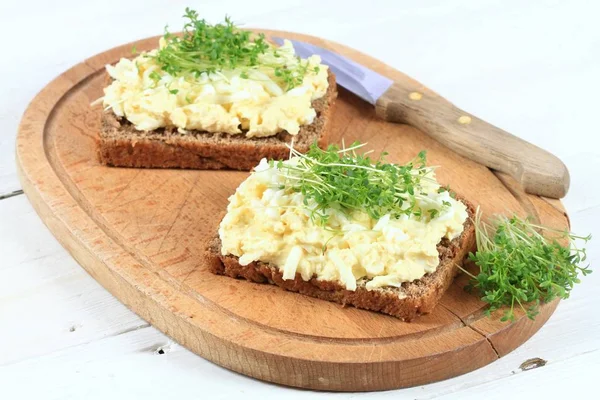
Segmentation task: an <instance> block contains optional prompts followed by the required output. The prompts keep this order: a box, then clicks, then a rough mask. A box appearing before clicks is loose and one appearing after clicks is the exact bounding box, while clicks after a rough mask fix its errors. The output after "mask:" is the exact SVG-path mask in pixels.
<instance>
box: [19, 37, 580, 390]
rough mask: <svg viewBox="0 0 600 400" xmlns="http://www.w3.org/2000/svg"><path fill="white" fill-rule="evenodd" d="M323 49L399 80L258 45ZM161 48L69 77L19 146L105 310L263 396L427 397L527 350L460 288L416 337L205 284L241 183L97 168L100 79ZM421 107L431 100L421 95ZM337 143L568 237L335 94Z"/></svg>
mask: <svg viewBox="0 0 600 400" xmlns="http://www.w3.org/2000/svg"><path fill="white" fill-rule="evenodd" d="M265 33H266V34H267V35H269V34H277V35H278V36H282V37H290V38H295V39H299V40H304V41H308V42H313V43H315V44H318V45H320V46H323V47H327V48H330V49H332V50H335V51H337V52H339V53H340V54H343V55H346V56H349V57H351V58H353V59H355V60H356V61H358V62H360V63H362V64H364V65H366V66H368V67H369V68H372V69H374V70H376V71H378V72H380V73H382V74H385V75H388V76H389V77H390V78H393V79H397V80H398V79H405V80H407V79H410V78H408V77H406V76H405V75H403V74H402V73H400V72H398V71H396V70H394V69H392V68H390V67H388V66H386V65H384V64H383V63H381V62H379V61H377V60H375V59H373V58H371V57H368V56H366V55H364V54H361V53H359V52H357V51H354V50H352V49H350V48H347V47H344V46H342V45H339V44H336V43H332V42H328V41H326V40H323V39H319V38H315V37H310V36H305V35H298V34H290V33H286V32H270V31H265ZM134 44H135V45H136V47H137V48H138V49H140V50H148V49H151V48H153V47H155V46H156V44H157V38H149V39H146V40H142V41H139V42H136V43H130V44H127V45H124V46H121V47H117V48H115V49H112V50H109V51H107V52H104V53H102V54H99V55H97V56H94V57H92V58H90V59H88V60H86V61H84V62H82V63H81V64H78V65H76V66H75V67H73V68H71V69H70V70H68V71H67V72H65V73H64V74H62V75H61V76H59V77H58V78H56V79H55V80H54V81H52V82H51V83H50V84H49V85H48V86H46V87H45V88H44V89H43V90H42V91H41V92H40V93H39V94H38V95H37V97H36V98H35V99H34V100H33V101H32V103H31V104H30V106H29V108H28V109H27V111H26V112H25V115H24V116H23V120H22V122H21V125H20V128H19V135H18V140H17V163H18V168H19V174H20V178H21V183H22V185H23V188H24V190H25V193H26V194H27V196H28V197H29V199H30V201H31V202H32V204H33V206H34V207H35V209H36V210H37V212H38V214H39V215H40V217H41V218H42V219H43V220H44V222H45V223H46V225H47V226H48V227H49V228H50V230H51V231H52V232H53V233H54V235H55V236H56V237H57V239H58V240H59V241H60V242H61V243H62V245H63V246H64V247H65V248H66V249H67V250H68V251H69V252H70V253H71V254H72V255H73V257H74V258H75V259H76V260H77V261H78V262H79V263H80V264H81V265H82V266H83V268H85V269H86V270H87V271H88V272H89V274H90V275H92V276H93V277H94V279H96V280H98V282H100V283H101V284H102V285H103V286H104V287H105V288H106V289H107V290H109V291H110V292H111V293H112V294H113V295H114V296H116V297H117V298H119V299H120V300H121V301H122V302H123V303H124V304H126V305H127V306H128V307H130V308H131V309H132V310H134V311H135V312H136V313H138V314H139V315H140V316H141V317H143V318H144V319H146V320H147V321H149V322H150V323H151V324H153V325H154V326H155V327H157V328H158V329H160V330H161V331H163V332H164V333H166V334H167V335H169V336H171V337H172V338H173V339H175V340H176V341H178V342H179V343H181V344H182V345H183V346H186V347H187V348H189V349H190V350H192V351H194V352H195V353H197V354H199V355H200V356H202V357H204V358H206V359H208V360H210V361H212V362H214V363H216V364H219V365H221V366H223V367H225V368H229V369H232V370H234V371H237V372H240V373H242V374H246V375H249V376H252V377H255V378H258V379H262V380H265V381H270V382H276V383H280V384H284V385H291V386H297V387H303V388H311V389H319V390H336V391H358V390H361V391H362V390H381V389H391V388H400V387H406V386H413V385H422V384H426V383H429V382H434V381H438V380H441V379H446V378H449V377H453V376H456V375H460V374H464V373H466V372H469V371H472V370H474V369H477V368H480V367H482V366H484V365H486V364H489V363H491V362H493V361H494V360H496V359H497V358H498V357H501V356H503V355H505V354H507V353H508V352H510V351H512V350H513V349H515V348H516V347H517V346H519V345H520V344H521V343H523V342H524V341H526V340H527V339H528V338H529V337H531V335H533V334H534V333H535V332H536V331H537V330H538V329H539V328H540V327H541V326H542V325H543V324H544V323H545V322H546V320H547V319H548V318H549V317H550V315H551V314H552V312H553V311H554V309H555V308H556V306H557V302H553V303H550V304H546V305H544V306H542V309H541V313H540V314H539V315H538V316H537V318H536V320H535V321H531V320H529V319H527V318H526V317H524V316H523V315H522V314H520V313H519V314H518V316H519V318H518V319H517V321H516V322H514V323H511V324H509V323H504V322H500V321H499V317H498V315H499V314H498V315H495V316H493V318H489V317H486V316H484V315H483V314H482V311H483V310H484V304H483V303H482V302H481V301H480V300H479V299H478V298H477V296H475V295H471V294H468V293H466V292H465V291H464V290H463V287H464V285H465V283H466V277H465V276H460V277H459V278H457V279H456V281H455V283H454V284H453V286H452V287H451V288H450V289H449V291H448V292H447V293H446V294H445V296H444V297H443V298H442V300H441V302H440V304H439V305H438V306H437V308H436V309H435V311H434V312H433V313H432V314H430V315H427V316H423V317H421V318H418V319H417V320H415V321H413V322H412V323H405V322H401V321H399V320H397V319H395V318H393V317H389V316H385V315H380V314H376V313H371V312H368V311H362V310H357V309H354V308H343V307H341V306H339V305H337V304H333V303H328V302H325V301H320V300H316V299H313V298H308V297H304V296H302V295H299V294H295V293H289V292H284V291H282V290H281V289H279V288H277V287H273V286H269V285H258V284H253V283H249V282H246V281H238V280H234V279H231V278H227V277H222V276H215V275H212V274H211V273H209V272H208V271H207V265H206V262H205V259H204V256H203V252H204V249H205V247H206V245H207V242H208V241H209V239H210V238H211V237H212V236H213V235H214V234H215V231H216V229H217V224H218V222H219V216H220V215H221V213H222V212H223V211H224V210H225V207H226V205H227V197H228V196H229V195H231V194H232V193H233V192H234V190H235V188H236V187H237V186H238V184H239V183H240V182H241V181H242V180H243V179H245V177H246V176H247V173H245V172H233V171H183V170H144V169H121V168H107V167H104V166H101V165H100V164H99V163H98V161H97V159H96V137H97V133H98V131H99V129H100V111H101V110H100V107H95V108H92V107H90V103H91V102H92V101H93V100H96V99H97V98H99V97H100V96H101V95H102V87H103V70H104V66H105V64H107V63H114V62H116V61H117V60H119V58H121V57H129V56H130V55H131V48H132V46H133V45H134ZM423 91H425V92H427V91H428V89H427V88H423ZM332 125H333V133H332V139H331V140H332V141H333V142H340V141H341V139H344V140H345V142H346V143H350V142H352V141H354V140H361V141H363V142H368V147H369V148H372V149H374V150H375V151H376V152H379V151H381V150H384V149H385V150H386V151H388V152H389V153H390V156H389V157H390V161H393V162H404V161H408V160H409V159H411V158H413V157H414V156H415V155H416V154H417V153H418V152H419V151H420V150H423V149H424V150H427V152H428V153H427V154H428V161H429V164H430V165H439V166H440V168H439V169H438V170H437V175H438V178H439V180H440V181H441V182H442V183H444V184H450V186H451V187H452V188H453V189H454V190H456V191H457V192H459V193H461V194H462V195H464V196H465V197H467V198H469V199H470V200H471V201H472V202H473V203H475V204H476V205H480V206H481V207H482V209H483V211H484V212H485V213H486V214H488V215H489V214H490V213H502V212H507V211H508V210H511V211H514V212H517V213H519V214H521V215H524V214H530V215H533V216H534V217H535V218H538V219H539V220H540V221H541V222H542V223H544V224H547V225H550V226H553V227H557V228H560V229H565V228H568V224H569V222H568V217H567V215H566V213H565V211H564V209H563V207H562V204H561V203H560V202H559V201H556V200H549V199H544V198H540V197H537V196H531V195H527V194H525V193H524V192H523V191H522V190H521V189H520V188H519V187H518V186H517V185H516V184H515V183H514V181H512V180H511V179H510V178H508V177H506V176H503V175H500V174H494V173H493V172H491V171H490V170H488V169H487V168H485V167H483V166H481V165H478V164H475V163H473V162H471V161H469V160H467V159H464V158H462V157H460V156H458V155H456V154H454V153H452V152H450V151H448V150H447V149H446V148H444V147H442V146H441V145H439V144H438V143H437V142H435V141H433V140H432V139H430V138H429V137H428V136H427V135H425V134H423V133H422V132H419V131H417V130H415V129H413V128H411V127H408V126H404V125H396V124H389V123H386V122H382V121H379V120H377V119H376V118H375V115H374V111H373V109H372V107H371V106H370V105H368V104H367V103H364V102H363V101H361V100H359V99H358V98H356V97H354V96H353V95H352V94H350V93H348V92H346V91H345V90H344V89H340V93H339V98H338V101H337V108H336V111H335V113H334V116H333V123H332Z"/></svg>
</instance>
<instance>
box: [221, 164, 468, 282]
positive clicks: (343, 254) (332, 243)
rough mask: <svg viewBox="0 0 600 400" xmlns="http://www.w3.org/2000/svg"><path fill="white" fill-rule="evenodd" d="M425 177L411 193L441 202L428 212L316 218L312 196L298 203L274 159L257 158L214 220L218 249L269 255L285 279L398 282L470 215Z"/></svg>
mask: <svg viewBox="0 0 600 400" xmlns="http://www.w3.org/2000/svg"><path fill="white" fill-rule="evenodd" d="M295 162H297V159H296V158H292V159H290V160H288V161H284V163H291V164H294V163H295ZM429 177H430V178H431V179H427V180H426V181H427V182H426V183H424V185H423V186H422V188H421V189H422V190H421V195H420V196H418V197H416V201H417V203H418V204H417V206H419V207H421V208H423V209H432V208H436V209H437V210H439V213H436V214H435V216H434V217H430V216H429V215H427V216H422V217H420V218H418V217H416V216H414V215H412V214H411V215H410V216H407V215H402V217H401V218H392V217H390V215H389V214H388V215H385V216H383V217H382V218H379V219H378V220H375V219H373V218H371V217H370V216H369V215H368V214H367V213H365V212H360V211H355V212H353V213H352V214H350V215H347V214H344V213H342V212H340V211H338V210H334V209H330V210H329V219H328V220H327V225H326V226H322V225H320V224H317V223H315V222H314V221H313V220H312V219H311V217H310V215H311V213H310V210H309V209H307V207H308V208H310V207H311V206H314V204H311V201H310V200H309V201H308V204H307V205H306V204H304V198H303V196H302V194H301V193H297V192H293V191H291V190H290V189H289V188H286V187H285V177H283V176H282V174H281V173H280V171H279V170H278V169H277V167H276V166H271V165H270V164H269V163H268V162H267V161H266V160H262V161H261V162H260V164H259V165H258V166H257V167H256V168H255V170H254V171H253V172H252V173H251V174H250V176H249V177H248V178H247V179H246V180H245V181H244V182H242V184H241V185H240V186H239V187H238V188H237V190H236V192H235V193H234V194H233V195H232V196H231V197H230V198H229V205H228V207H227V214H226V215H225V217H224V218H223V220H222V222H221V224H220V226H219V236H220V239H221V243H222V248H221V251H222V254H223V255H234V256H237V257H239V258H240V263H242V264H247V263H249V262H252V261H262V262H265V263H270V264H272V265H274V266H276V267H277V268H279V269H280V270H281V271H282V274H283V278H284V279H294V278H295V277H296V275H297V274H300V276H301V277H302V279H303V280H309V279H311V278H313V277H316V278H317V279H319V280H327V281H336V282H339V283H340V284H341V285H343V286H344V287H345V288H346V289H347V290H356V288H357V284H358V282H359V281H366V283H365V287H366V288H367V289H368V290H373V289H377V288H381V287H389V286H392V287H399V286H400V285H401V284H402V283H403V282H412V281H414V280H417V279H420V278H422V277H423V276H424V275H425V274H427V273H432V272H434V271H435V270H436V268H437V267H438V264H439V253H438V251H437V245H438V243H439V242H440V241H441V240H442V238H448V239H450V240H451V239H454V238H456V237H458V236H459V235H460V234H461V233H462V231H463V228H464V226H463V224H464V222H465V220H466V219H467V217H468V214H467V209H466V206H465V205H464V204H463V203H462V202H460V201H458V200H456V199H454V198H452V197H451V196H450V194H449V193H448V192H447V191H441V192H440V191H439V190H438V189H439V188H440V185H439V184H437V182H436V181H435V178H434V176H433V173H431V175H429ZM444 204H445V206H443V205H444Z"/></svg>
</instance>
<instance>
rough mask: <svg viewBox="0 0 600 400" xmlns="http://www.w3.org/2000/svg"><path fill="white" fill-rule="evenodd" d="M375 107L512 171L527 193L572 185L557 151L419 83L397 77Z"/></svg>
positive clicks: (562, 191) (550, 193)
mask: <svg viewBox="0 0 600 400" xmlns="http://www.w3.org/2000/svg"><path fill="white" fill-rule="evenodd" d="M375 108H376V111H377V115H378V116H379V117H380V118H383V119H384V120H386V121H390V122H397V123H405V124H408V125H411V126H414V127H415V128H417V129H419V130H421V131H423V132H425V133H427V134H428V135H429V136H431V137H432V138H434V139H436V140H437V141H438V142H440V143H442V144H443V145H445V146H446V147H448V148H449V149H451V150H453V151H454V152H456V153H458V154H460V155H462V156H464V157H467V158H469V159H471V160H474V161H477V162H478V163H480V164H483V165H485V166H487V167H489V168H492V169H495V170H497V171H501V172H504V173H507V174H509V175H511V176H512V177H513V178H515V179H516V180H517V181H518V182H520V183H521V185H522V186H523V188H524V189H525V191H526V192H527V193H531V194H536V195H540V196H546V197H553V198H561V197H564V196H565V195H566V194H567V191H568V190H569V171H568V170H567V167H566V166H565V165H564V164H563V163H562V161H560V159H558V158H557V157H556V156H554V155H552V154H550V153H549V152H547V151H546V150H543V149H540V148H539V147H537V146H535V145H533V144H531V143H528V142H526V141H524V140H522V139H520V138H518V137H516V136H514V135H511V134H510V133H508V132H505V131H503V130H502V129H500V128H497V127H495V126H493V125H491V124H488V123H487V122H485V121H482V120H481V119H479V118H477V117H475V116H473V115H471V114H469V113H467V112H465V111H463V110H461V109H460V108H458V107H456V106H455V105H453V104H452V103H450V102H449V101H448V100H446V99H444V98H443V97H441V96H439V95H437V94H435V93H432V92H430V91H425V92H424V91H423V90H421V89H419V86H418V84H416V83H412V82H408V81H407V82H401V81H395V82H394V84H393V85H392V86H391V87H390V88H389V89H388V90H387V91H386V92H385V93H384V94H383V95H381V97H380V98H379V99H378V100H377V103H376V104H375Z"/></svg>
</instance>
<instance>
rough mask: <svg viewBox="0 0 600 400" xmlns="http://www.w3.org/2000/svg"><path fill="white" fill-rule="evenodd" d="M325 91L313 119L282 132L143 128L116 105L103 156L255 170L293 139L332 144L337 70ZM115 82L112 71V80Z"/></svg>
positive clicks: (141, 163) (130, 163)
mask: <svg viewBox="0 0 600 400" xmlns="http://www.w3.org/2000/svg"><path fill="white" fill-rule="evenodd" d="M328 80H329V88H328V89H327V93H326V94H325V96H323V97H321V98H320V99H317V100H315V101H313V103H312V105H313V108H314V109H315V111H316V112H317V116H316V118H315V120H314V121H313V123H312V124H310V125H304V126H301V127H300V132H299V133H298V134H297V135H290V134H289V133H287V132H280V133H279V134H277V135H275V136H270V137H264V138H246V137H245V136H244V134H243V133H242V134H236V135H232V134H228V133H210V132H204V131H195V130H191V131H188V132H187V133H179V132H178V131H177V129H175V128H161V129H157V130H154V131H150V132H145V131H138V130H137V129H135V127H134V126H133V125H132V124H131V123H130V122H129V121H127V120H126V119H125V118H119V117H117V116H116V115H115V114H114V113H113V112H112V111H111V110H107V111H104V112H103V113H102V129H101V131H100V140H99V146H98V158H99V159H100V162H101V163H102V164H105V165H110V166H116V167H141V168H189V169H238V170H245V171H249V170H251V169H252V168H253V167H255V166H256V165H257V164H258V162H259V161H260V160H261V159H262V158H265V157H266V158H272V159H276V160H280V159H285V158H287V157H288V155H289V149H288V148H287V147H286V144H289V143H290V142H291V141H292V138H293V139H294V148H295V149H296V150H298V151H300V152H303V153H304V152H306V151H307V150H308V148H309V146H310V145H311V144H312V143H315V142H317V143H318V144H319V146H321V147H324V146H326V145H327V136H328V133H329V132H328V131H329V127H330V120H331V118H332V112H333V107H334V104H335V99H336V97H337V89H336V84H335V76H334V75H333V73H331V72H330V73H329V78H328ZM110 82H111V79H110V77H109V76H108V74H107V85H108V84H109V83H110Z"/></svg>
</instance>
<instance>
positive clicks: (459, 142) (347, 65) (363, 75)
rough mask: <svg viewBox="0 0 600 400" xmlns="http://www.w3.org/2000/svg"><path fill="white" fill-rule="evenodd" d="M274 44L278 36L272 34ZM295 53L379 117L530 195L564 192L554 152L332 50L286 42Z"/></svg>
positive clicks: (564, 178)
mask: <svg viewBox="0 0 600 400" xmlns="http://www.w3.org/2000/svg"><path fill="white" fill-rule="evenodd" d="M271 39H273V40H274V41H275V42H276V43H278V44H279V45H281V44H283V40H284V39H282V38H279V37H272V38H271ZM290 41H291V42H292V44H293V45H294V48H295V50H296V54H297V55H299V56H300V57H302V58H307V57H309V56H311V55H313V54H316V55H318V56H320V57H321V60H322V62H323V63H324V64H326V65H328V66H329V68H330V69H331V71H332V72H333V73H334V74H335V75H336V81H337V83H338V84H339V85H340V86H342V87H344V88H346V89H347V90H349V91H350V92H352V93H354V94H355V95H357V96H358V97H360V98H362V99H363V100H365V101H367V102H369V103H371V104H373V105H374V106H375V110H376V114H377V116H379V117H380V118H382V119H384V120H386V121H389V122H396V123H404V124H408V125H411V126H414V127H415V128H417V129H419V130H421V131H422V132H425V133H427V134H428V135H429V136H431V137H432V138H434V139H436V140H437V141H438V142H440V143H442V144H443V145H445V146H446V147H448V148H449V149H451V150H453V151H454V152H456V153H458V154H460V155H462V156H464V157H467V158H469V159H471V160H473V161H476V162H478V163H480V164H483V165H485V166H487V167H489V168H491V169H493V170H496V171H500V172H504V173H506V174H509V175H511V176H512V177H513V178H515V179H516V180H517V181H518V182H520V184H521V186H522V187H523V189H524V190H525V191H526V192H527V193H530V194H535V195H540V196H546V197H553V198H561V197H564V196H565V195H566V194H567V191H568V190H569V181H570V179H569V171H568V170H567V167H566V166H565V165H564V164H563V162H562V161H561V160H560V159H559V158H558V157H556V156H554V155H553V154H551V153H549V152H547V151H546V150H543V149H541V148H539V147H537V146H535V145H533V144H531V143H529V142H526V141H525V140H523V139H520V138H518V137H516V136H514V135H511V134H510V133H508V132H506V131H503V130H502V129H500V128H497V127H495V126H493V125H491V124H489V123H487V122H485V121H483V120H481V119H479V118H477V117H475V116H474V115H472V114H470V113H467V112H465V111H463V110H461V109H460V108H458V107H456V106H455V105H453V104H452V103H450V102H449V101H448V100H446V99H444V98H443V97H441V96H439V95H437V94H435V93H432V92H431V91H427V92H424V91H423V90H422V89H420V88H421V87H422V85H420V84H419V83H417V82H415V81H410V80H408V79H407V80H392V79H389V78H388V77H386V76H383V75H381V74H379V73H377V72H375V71H373V70H371V69H369V68H367V67H365V66H363V65H361V64H359V63H357V62H355V61H353V60H351V59H349V58H347V57H344V56H342V55H340V54H337V53H335V52H333V51H330V50H327V49H324V48H322V47H319V46H315V45H313V44H310V43H305V42H301V41H298V40H290Z"/></svg>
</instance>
